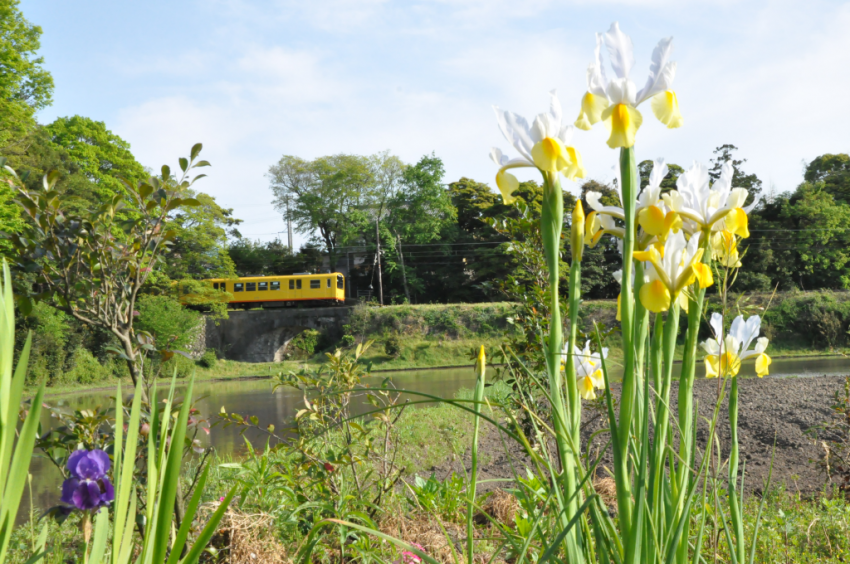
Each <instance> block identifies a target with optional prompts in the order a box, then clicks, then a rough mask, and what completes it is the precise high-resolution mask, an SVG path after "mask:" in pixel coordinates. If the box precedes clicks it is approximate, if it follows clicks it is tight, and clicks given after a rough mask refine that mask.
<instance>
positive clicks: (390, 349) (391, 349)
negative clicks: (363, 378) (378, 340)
mask: <svg viewBox="0 0 850 564" xmlns="http://www.w3.org/2000/svg"><path fill="white" fill-rule="evenodd" d="M384 351H385V352H386V353H387V354H388V355H389V356H391V357H393V358H398V355H399V354H401V340H400V339H399V338H398V336H396V335H390V336H389V337H387V338H386V340H385V341H384Z"/></svg>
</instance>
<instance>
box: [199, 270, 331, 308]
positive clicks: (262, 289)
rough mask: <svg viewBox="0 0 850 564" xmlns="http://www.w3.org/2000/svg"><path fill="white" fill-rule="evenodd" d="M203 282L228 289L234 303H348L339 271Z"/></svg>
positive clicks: (226, 290) (261, 304) (268, 304)
mask: <svg viewBox="0 0 850 564" xmlns="http://www.w3.org/2000/svg"><path fill="white" fill-rule="evenodd" d="M204 282H206V283H207V284H210V285H211V286H212V287H213V289H215V290H220V291H222V292H229V293H230V295H231V296H233V297H232V299H230V300H228V303H230V304H231V305H254V306H271V307H285V306H295V305H325V306H328V305H343V304H344V303H345V277H344V276H343V275H342V274H340V273H338V272H332V273H328V274H294V275H291V276H244V277H239V278H211V279H209V280H204ZM185 292H186V290H184V293H185Z"/></svg>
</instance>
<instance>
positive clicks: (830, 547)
mask: <svg viewBox="0 0 850 564" xmlns="http://www.w3.org/2000/svg"><path fill="white" fill-rule="evenodd" d="M506 391H507V390H506V389H503V386H500V385H499V384H497V385H495V386H493V387H491V388H488V389H487V395H488V396H489V397H491V398H493V399H497V400H498V398H499V397H501V396H502V395H504V393H506ZM457 397H458V398H459V399H468V398H469V397H471V391H470V390H463V391H460V392H459V393H458V394H457ZM398 431H399V435H398V448H399V452H400V457H399V459H398V463H399V464H400V466H402V467H403V468H404V470H405V474H406V481H408V482H410V483H412V481H413V478H414V476H415V475H417V474H418V475H420V476H423V477H424V478H427V477H428V476H430V474H431V469H432V468H433V467H441V466H442V467H443V468H445V464H446V463H447V462H449V461H452V460H453V459H455V458H457V457H462V456H463V455H464V453H465V452H466V450H467V449H468V448H469V445H470V440H471V433H472V417H471V416H470V415H469V414H466V413H461V412H460V411H458V410H457V409H456V408H453V407H451V406H447V405H441V406H436V407H424V408H419V409H408V410H406V412H405V413H404V414H403V415H402V417H401V418H400V419H399V421H398ZM255 446H257V447H259V446H261V445H255ZM492 455H493V453H488V458H489V457H491V456H492ZM230 461H231V458H230V457H222V458H219V457H214V459H213V460H212V462H211V465H212V467H211V474H210V478H209V481H208V486H207V489H206V491H205V495H204V501H205V502H207V503H211V502H215V500H217V499H218V497H219V496H221V495H223V494H224V492H226V491H227V490H228V489H229V488H230V487H231V486H232V485H233V484H234V483H235V480H236V479H237V472H236V471H234V470H232V469H227V468H221V467H220V465H221V464H223V463H227V462H230ZM269 461H270V462H271V463H272V467H273V469H274V471H276V472H278V471H279V472H283V473H284V474H286V473H287V472H289V470H288V468H289V467H290V465H291V464H293V461H292V460H291V459H287V457H286V456H285V455H284V454H282V453H281V452H273V453H271V454H269ZM484 462H485V463H486V459H485V460H484ZM452 466H455V467H456V468H457V469H458V472H459V474H461V479H464V477H463V471H462V470H460V468H462V463H458V462H454V463H452ZM243 479H244V476H243ZM249 479H255V480H256V479H257V478H249ZM285 488H286V486H285V484H284V483H278V482H275V481H274V480H273V479H271V480H268V481H267V482H266V483H265V484H263V485H262V490H260V491H258V492H257V494H254V495H251V496H249V497H248V498H247V500H246V504H245V506H243V507H242V508H241V509H242V511H243V512H245V513H246V514H256V515H262V514H270V515H272V519H271V521H270V525H269V529H268V531H267V534H269V535H271V536H272V537H273V538H274V539H275V540H276V542H277V543H278V546H279V547H282V548H281V550H284V551H286V553H287V554H289V555H290V556H291V555H292V553H294V550H295V548H296V547H297V546H299V545H300V544H301V543H303V541H304V537H305V535H306V530H302V529H299V528H298V527H297V526H295V524H294V522H293V521H292V519H291V516H290V514H289V513H287V511H282V510H284V509H286V507H288V505H287V504H289V503H290V501H289V500H288V498H287V497H286V495H285V493H284V490H285ZM441 488H445V489H446V490H447V491H457V493H458V494H460V492H461V491H462V487H460V489H458V488H459V486H457V485H453V483H452V482H451V480H447V481H446V482H443V483H441ZM486 495H487V494H485V495H484V496H481V502H480V503H481V504H482V505H483V504H484V503H485V501H484V498H485V497H486ZM410 496H411V493H410V490H408V489H406V488H403V487H399V488H397V490H396V494H395V495H394V496H393V497H392V498H391V499H389V500H386V502H385V506H384V509H385V512H386V515H388V516H391V518H394V519H396V520H399V519H407V520H408V521H407V522H408V524H416V519H421V517H417V514H416V511H415V510H413V509H412V504H413V505H415V503H416V502H415V501H414V500H413V499H412V498H411V497H410ZM456 497H457V496H456V495H455V496H454V498H456ZM433 499H434V500H436V503H438V504H445V505H446V507H441V506H437V507H435V508H434V510H436V511H437V512H438V513H440V514H443V515H446V514H449V513H450V512H451V511H458V507H460V509H462V508H463V507H464V506H463V504H458V503H457V499H452V497H451V496H448V497H447V496H439V495H437V496H434V497H433ZM24 503H27V500H26V499H24ZM759 503H760V498H758V497H756V496H750V497H749V499H748V501H747V504H746V509H745V511H744V516H745V519H746V522H745V527H746V531H747V536H748V537H751V535H752V532H753V528H754V526H755V519H756V515H757V512H758V504H759ZM449 505H451V506H449ZM274 508H277V509H274ZM289 509H292V508H291V507H290V508H289ZM392 516H394V517H392ZM460 517H461V516H459V517H458V519H460ZM505 519H507V521H508V522H507V523H506V524H508V525H509V526H512V525H513V523H512V522H510V520H511V519H512V517H506V518H505ZM40 526H41V523H38V524H36V525H35V527H34V529H31V527H30V525H29V524H26V525H24V526H21V527H18V528H17V529H16V531H15V533H14V536H13V539H12V543H11V549H12V550H11V553H10V559H9V562H10V563H15V564H23V563H24V562H25V561H26V557H25V556H26V555H28V554H29V551H30V549H29V547H30V545H31V537H32V535H33V531H34V534H35V536H37V535H38V533H39V531H40ZM431 526H432V527H433V524H432V525H431ZM445 526H448V525H445ZM49 527H50V534H49V538H50V544H51V545H52V546H54V547H56V548H59V550H58V551H57V552H55V553H51V554H49V555H48V557H47V558H46V559H45V560H44V561H45V562H46V563H48V564H60V563H62V562H65V561H67V560H66V559H67V558H69V557H70V558H73V555H74V554H75V551H77V552H76V554H77V556H78V557H79V556H80V554H79V553H78V548H79V545H80V541H81V533H80V529H79V527H78V524H77V522H76V518H74V517H72V518H70V519H69V520H67V521H66V522H65V523H64V524H62V525H57V524H55V523H53V522H51V523H50V524H49ZM476 527H477V529H476V530H477V531H478V532H477V533H476V534H477V535H481V537H480V538H487V537H488V535H491V534H492V531H491V530H490V529H489V528H488V526H487V524H486V522H484V521H479V522H477V524H476ZM760 530H761V533H760V541H759V545H758V547H757V551H756V559H755V561H756V562H759V563H777V564H779V563H782V564H790V563H793V564H798V563H799V564H810V563H812V562H825V563H838V562H847V561H848V557H850V504H848V502H847V501H846V500H844V499H842V498H841V497H840V496H839V495H837V492H835V491H831V490H829V489H824V490H823V491H822V492H821V493H820V494H819V495H816V496H812V497H811V498H803V497H801V496H800V495H799V494H797V493H790V492H787V491H786V490H785V489H784V488H781V487H780V488H778V489H774V490H772V491H770V492H769V493H768V495H767V502H766V504H765V511H764V514H763V516H762V519H761V524H760ZM439 532H440V531H439V530H437V533H439ZM721 535H722V533H721ZM491 546H493V548H491V549H490V550H495V546H496V545H495V544H493V545H491ZM717 546H718V548H717V552H716V557H717V560H715V548H714V547H715V545H714V543H713V541H712V539H711V536H710V535H707V536H706V539H705V544H704V550H703V557H704V558H705V561H706V562H715V561H716V562H728V561H729V559H728V554H726V552H725V541H724V540H723V539H722V538H721V540H720V542H719V543H717ZM481 548H484V546H483V545H482V546H481V547H480V548H479V550H480V549H481ZM376 550H377V549H376ZM381 550H386V547H384V548H383V549H381ZM485 552H487V551H485ZM385 556H388V555H385Z"/></svg>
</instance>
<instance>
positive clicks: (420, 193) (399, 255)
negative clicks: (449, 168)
mask: <svg viewBox="0 0 850 564" xmlns="http://www.w3.org/2000/svg"><path fill="white" fill-rule="evenodd" d="M444 176H445V169H444V167H443V161H442V160H441V159H440V158H438V157H436V156H435V155H434V154H431V155H425V156H423V157H422V158H421V159H419V161H418V162H417V163H416V164H415V165H412V166H408V167H405V168H404V169H403V170H402V174H401V178H400V179H399V188H398V190H397V191H396V192H395V194H394V195H393V196H392V198H391V199H390V201H389V202H388V208H389V214H388V216H387V220H386V221H385V224H384V226H385V228H386V236H388V237H389V241H390V243H389V245H387V248H388V249H390V252H389V253H387V254H386V255H385V256H386V263H387V271H388V272H389V273H390V274H391V275H393V276H395V277H396V278H397V279H399V280H397V281H399V282H401V285H402V287H403V288H404V292H405V297H406V298H407V299H408V301H411V300H412V296H411V291H410V290H411V288H413V289H414V291H415V293H418V294H420V295H421V294H422V292H423V291H425V288H426V286H427V285H428V282H427V280H426V279H427V278H430V276H429V274H430V273H433V272H434V269H430V268H420V267H419V266H417V262H422V263H424V262H426V261H417V260H416V259H415V258H414V257H415V253H416V251H415V249H420V248H422V247H420V245H429V244H433V243H436V242H442V241H444V240H447V239H448V240H450V239H451V238H452V233H451V232H450V229H451V226H452V225H453V224H454V222H455V217H456V210H455V207H454V206H453V205H452V201H451V196H450V195H449V192H448V191H447V190H446V187H445V185H444V184H443V177H444ZM383 237H385V236H384V235H382V238H383ZM405 245H414V246H413V247H408V248H407V249H406V250H405V248H404V246H405ZM412 249H413V250H412ZM428 249H439V247H436V246H435V247H428ZM405 256H407V257H408V259H406V258H405ZM431 262H433V261H431ZM422 266H439V265H424V264H423V265H422Z"/></svg>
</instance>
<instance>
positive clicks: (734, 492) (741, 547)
mask: <svg viewBox="0 0 850 564" xmlns="http://www.w3.org/2000/svg"><path fill="white" fill-rule="evenodd" d="M729 430H730V432H731V439H732V448H731V450H730V451H729V516H730V517H731V519H732V528H733V530H734V532H735V548H734V550H735V553H736V554H737V556H738V562H740V563H743V562H746V560H745V558H746V555H745V553H746V545H745V542H744V521H743V518H742V516H741V505H740V503H739V500H740V498H739V497H738V378H737V377H735V376H733V377H732V389H731V391H730V392H729Z"/></svg>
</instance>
